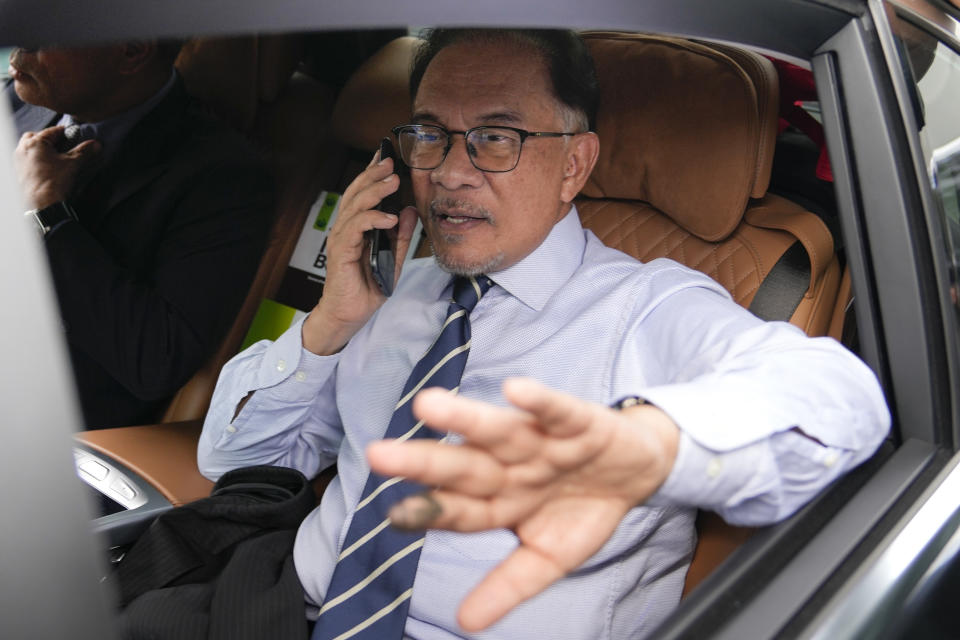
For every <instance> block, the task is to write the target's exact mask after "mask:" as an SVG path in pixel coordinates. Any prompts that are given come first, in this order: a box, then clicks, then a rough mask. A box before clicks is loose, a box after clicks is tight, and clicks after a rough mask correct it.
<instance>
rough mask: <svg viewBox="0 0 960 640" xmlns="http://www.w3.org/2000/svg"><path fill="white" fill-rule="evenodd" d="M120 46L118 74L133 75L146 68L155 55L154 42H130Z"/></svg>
mask: <svg viewBox="0 0 960 640" xmlns="http://www.w3.org/2000/svg"><path fill="white" fill-rule="evenodd" d="M119 46H120V69H119V70H120V73H121V74H123V75H134V74H137V73H139V72H140V71H142V70H143V69H144V68H145V67H146V66H148V65H149V64H150V63H151V62H153V59H154V58H155V57H156V55H157V43H156V41H155V40H131V41H130V42H124V43H123V44H121V45H119Z"/></svg>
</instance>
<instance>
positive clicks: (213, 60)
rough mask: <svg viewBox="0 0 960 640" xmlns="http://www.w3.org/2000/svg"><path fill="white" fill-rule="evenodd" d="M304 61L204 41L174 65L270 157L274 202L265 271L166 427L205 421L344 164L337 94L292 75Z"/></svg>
mask: <svg viewBox="0 0 960 640" xmlns="http://www.w3.org/2000/svg"><path fill="white" fill-rule="evenodd" d="M302 53H303V40H302V36H299V35H291V36H244V37H229V38H201V39H198V40H194V41H191V42H189V43H187V44H186V45H185V46H184V48H183V51H182V52H181V54H180V57H179V58H178V59H177V67H178V69H179V70H180V72H181V74H182V75H183V76H184V80H185V82H186V84H187V89H188V90H189V91H190V92H191V93H193V94H194V95H196V96H197V97H199V98H201V99H202V100H204V101H205V102H206V103H207V104H208V105H209V106H210V107H211V109H213V110H214V112H215V113H217V114H218V115H219V116H220V117H222V118H223V119H225V120H227V121H228V122H230V123H231V124H233V125H234V126H235V127H237V128H238V129H240V130H241V131H244V132H246V133H247V134H248V135H249V136H250V137H251V138H252V139H253V141H254V143H255V144H257V145H258V146H260V147H261V148H262V149H263V150H264V151H265V153H266V155H267V158H268V162H269V164H270V168H271V169H272V171H273V173H274V175H275V177H276V181H277V202H276V209H275V213H274V223H273V227H272V228H271V231H270V236H269V238H268V240H267V245H266V248H265V251H264V255H263V257H262V258H261V262H260V268H259V270H258V272H257V274H256V276H255V277H254V280H253V283H252V284H251V287H250V291H249V293H248V294H247V298H246V300H245V302H244V304H243V306H242V308H241V309H240V312H239V313H238V314H237V318H236V320H235V321H234V323H233V325H232V327H231V329H230V331H229V333H228V334H227V335H226V337H225V338H224V340H223V341H222V342H221V344H220V347H219V348H218V349H217V351H216V352H215V353H214V354H213V355H212V356H211V357H210V359H209V360H208V361H207V363H206V364H205V365H204V366H203V367H202V368H201V369H200V370H199V371H198V372H197V373H196V374H194V376H193V377H192V378H191V379H190V380H189V381H188V382H187V383H186V384H185V385H184V386H183V387H182V388H181V389H180V391H179V392H178V393H177V394H176V396H174V398H173V400H172V401H171V403H170V405H169V407H168V408H167V411H166V413H165V414H164V416H163V420H162V421H163V422H179V421H185V420H195V419H199V418H202V417H203V416H204V414H205V413H206V411H207V407H208V406H209V404H210V398H211V396H212V395H213V388H214V386H215V385H216V381H217V377H218V376H219V374H220V369H221V368H222V367H223V365H224V364H225V363H226V361H227V360H229V359H230V358H231V357H233V355H235V354H236V353H237V351H238V350H239V347H240V344H241V342H242V340H243V338H244V336H245V335H246V332H247V330H248V328H249V326H250V323H251V321H252V320H253V316H254V314H255V313H256V310H257V307H258V306H259V304H260V301H261V300H262V299H263V298H264V297H270V296H271V294H272V293H274V292H275V291H276V289H277V287H278V286H279V284H280V280H281V279H282V277H283V273H284V271H285V269H286V266H287V263H288V261H289V259H290V255H291V253H292V252H293V248H294V246H295V245H296V241H297V237H298V234H299V230H300V228H301V226H302V224H303V220H304V218H305V217H306V215H307V213H308V211H309V208H310V205H311V203H312V202H313V200H314V199H315V198H316V196H317V194H318V193H319V191H320V188H321V186H327V185H328V184H330V181H331V180H333V179H335V178H333V177H331V176H336V175H337V172H338V171H339V166H340V165H341V164H342V163H343V154H342V149H341V147H340V146H339V145H336V144H334V143H333V141H332V140H331V139H329V138H328V135H327V134H328V131H329V128H328V120H329V115H330V112H331V109H332V107H333V103H334V100H335V92H334V91H333V89H331V88H328V87H325V86H323V85H321V84H319V83H317V82H316V81H314V80H312V79H311V78H308V77H306V76H304V75H302V74H299V73H294V70H295V69H296V66H297V63H298V61H299V59H300V56H301V55H302Z"/></svg>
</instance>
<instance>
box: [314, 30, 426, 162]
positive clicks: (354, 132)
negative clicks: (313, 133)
mask: <svg viewBox="0 0 960 640" xmlns="http://www.w3.org/2000/svg"><path fill="white" fill-rule="evenodd" d="M419 43H420V40H419V39H417V38H412V37H404V38H397V39H396V40H393V41H391V42H389V43H387V44H386V45H385V46H384V47H383V48H382V49H380V50H379V51H377V52H376V53H375V54H373V55H372V56H370V58H368V59H367V60H366V61H365V62H364V63H363V64H362V65H360V67H359V68H358V69H357V70H356V71H355V72H354V73H353V75H352V76H350V80H349V81H347V84H346V86H344V87H343V89H342V90H341V91H340V95H339V96H338V97H337V104H336V106H334V108H333V116H332V117H331V122H332V126H333V132H334V133H335V134H336V136H337V138H338V139H339V140H340V141H341V142H343V143H344V144H346V145H347V146H349V147H353V148H354V149H362V150H364V151H370V152H373V151H374V150H376V148H377V147H378V146H379V144H380V138H382V137H384V136H387V135H390V129H391V128H393V127H395V126H396V125H398V124H405V123H407V122H409V121H410V65H411V64H412V62H413V56H414V53H416V50H417V45H418V44H419Z"/></svg>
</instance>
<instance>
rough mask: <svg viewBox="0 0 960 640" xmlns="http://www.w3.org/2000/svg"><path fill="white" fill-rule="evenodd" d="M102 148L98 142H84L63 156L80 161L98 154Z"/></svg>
mask: <svg viewBox="0 0 960 640" xmlns="http://www.w3.org/2000/svg"><path fill="white" fill-rule="evenodd" d="M102 148H103V145H101V144H100V141H99V140H84V141H83V142H81V143H80V144H78V145H77V146H75V147H74V148H73V149H70V150H69V151H67V152H66V153H65V154H64V155H65V156H67V157H68V158H74V159H77V160H79V159H82V158H87V157H92V156H94V155H96V154H98V153H100V150H101V149H102Z"/></svg>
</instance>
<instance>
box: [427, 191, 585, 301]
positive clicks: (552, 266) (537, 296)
mask: <svg viewBox="0 0 960 640" xmlns="http://www.w3.org/2000/svg"><path fill="white" fill-rule="evenodd" d="M586 245H587V239H586V236H585V235H584V233H583V226H582V225H581V224H580V216H579V214H578V213H577V208H576V206H571V207H570V211H569V212H567V215H565V216H564V217H563V218H562V219H561V220H560V221H559V222H557V223H556V224H555V225H553V228H552V229H551V230H550V233H549V234H547V237H546V238H545V239H544V241H543V242H541V243H540V246H539V247H537V248H536V249H534V250H533V252H532V253H530V255H528V256H527V257H526V258H524V259H523V260H521V261H520V262H518V263H516V264H515V265H513V266H511V267H507V268H506V269H503V270H502V271H496V272H492V273H488V274H487V275H488V276H489V277H490V279H491V280H493V282H494V284H495V285H499V286H500V287H501V288H502V289H504V290H505V291H506V292H507V293H509V294H510V295H512V296H513V297H515V298H517V299H518V300H519V301H520V302H522V303H523V304H525V305H527V306H528V307H530V308H531V309H533V310H534V311H540V310H542V309H543V307H544V306H545V305H546V304H547V301H548V300H549V299H550V298H551V297H552V296H553V294H555V293H556V292H557V291H558V290H559V289H560V287H562V286H563V285H564V283H566V282H567V280H569V279H570V277H571V276H572V275H573V274H574V272H575V271H576V270H577V268H578V267H579V266H580V264H581V263H582V262H583V252H584V251H585V250H586ZM435 286H436V289H435V294H436V297H437V299H441V298H444V297H449V296H450V293H451V292H452V291H453V276H451V277H450V278H449V279H447V280H444V279H442V278H440V279H438V280H437V281H436V283H435ZM428 295H429V294H428Z"/></svg>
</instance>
